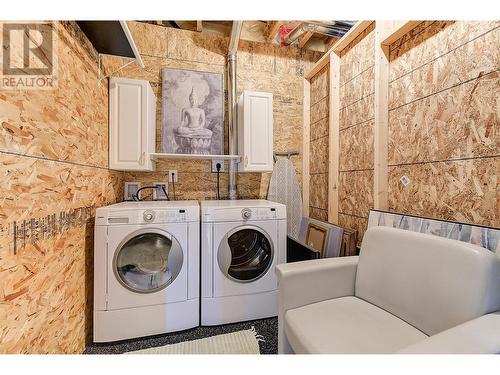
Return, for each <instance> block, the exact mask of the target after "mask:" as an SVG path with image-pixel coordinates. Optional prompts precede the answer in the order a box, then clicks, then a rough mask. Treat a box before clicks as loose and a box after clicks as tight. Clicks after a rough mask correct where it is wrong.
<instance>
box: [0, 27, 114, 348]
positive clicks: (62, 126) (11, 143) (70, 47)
mask: <svg viewBox="0 0 500 375" xmlns="http://www.w3.org/2000/svg"><path fill="white" fill-rule="evenodd" d="M54 32H55V34H56V36H57V38H56V42H57V44H56V46H57V49H56V56H57V58H58V65H59V69H58V88H57V89H55V90H48V91H36V90H35V91H25V90H20V91H9V90H3V91H1V92H0V321H1V322H2V324H1V326H0V353H81V352H82V351H83V350H84V348H85V338H86V335H87V336H88V335H89V334H90V333H91V323H92V321H91V311H92V288H93V285H92V267H93V265H92V252H93V218H94V213H95V208H97V207H99V206H103V205H106V204H109V203H113V202H115V201H116V200H120V199H121V197H122V194H123V193H122V179H121V174H120V173H118V172H113V171H110V170H108V156H107V155H108V125H107V121H108V120H107V100H108V99H107V82H104V84H103V85H101V86H99V85H98V82H97V77H98V71H97V63H96V59H95V57H96V53H95V51H94V50H93V49H92V47H91V46H89V45H86V44H85V43H84V40H85V39H84V37H82V35H81V34H80V33H81V32H80V31H79V29H77V28H76V26H75V25H74V24H72V23H67V22H65V23H60V22H56V23H54ZM16 48H22V47H21V46H19V47H16Z"/></svg>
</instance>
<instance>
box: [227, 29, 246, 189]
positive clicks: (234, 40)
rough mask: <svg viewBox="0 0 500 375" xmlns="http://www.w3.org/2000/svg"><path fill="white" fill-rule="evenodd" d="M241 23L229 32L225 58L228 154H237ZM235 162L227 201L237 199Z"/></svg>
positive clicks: (231, 163) (232, 160)
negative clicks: (237, 68)
mask: <svg viewBox="0 0 500 375" xmlns="http://www.w3.org/2000/svg"><path fill="white" fill-rule="evenodd" d="M242 26H243V21H234V22H233V28H232V31H231V41H230V43H229V53H228V56H227V93H228V95H227V100H228V111H227V112H228V117H229V132H228V134H229V154H230V155H237V154H238V111H237V104H238V99H237V97H236V62H237V51H238V41H239V39H240V34H241V28H242ZM237 167H238V165H237V161H236V160H234V159H230V160H229V185H228V190H229V199H236V198H237V197H238V190H237V189H238V184H237V174H236V169H237Z"/></svg>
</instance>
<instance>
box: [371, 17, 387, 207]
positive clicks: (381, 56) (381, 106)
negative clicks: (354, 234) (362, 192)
mask: <svg viewBox="0 0 500 375" xmlns="http://www.w3.org/2000/svg"><path fill="white" fill-rule="evenodd" d="M385 29H386V24H385V21H377V22H376V25H375V124H374V129H373V130H374V190H373V197H374V208H375V209H378V210H387V209H388V208H389V203H388V184H389V182H388V179H389V176H388V168H387V163H388V160H387V159H388V137H389V135H388V128H389V46H388V45H384V44H382V38H383V37H384V35H386V30H385Z"/></svg>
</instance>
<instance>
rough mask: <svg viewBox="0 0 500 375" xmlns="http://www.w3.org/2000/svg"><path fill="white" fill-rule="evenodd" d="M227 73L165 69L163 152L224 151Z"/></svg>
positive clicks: (163, 84) (196, 152) (163, 71)
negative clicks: (225, 78)
mask: <svg viewBox="0 0 500 375" xmlns="http://www.w3.org/2000/svg"><path fill="white" fill-rule="evenodd" d="M223 78H224V77H223V74H222V73H209V72H198V71H193V70H183V69H171V68H163V69H162V137H161V148H162V152H165V153H175V154H205V155H221V154H224V88H223V82H224V80H223Z"/></svg>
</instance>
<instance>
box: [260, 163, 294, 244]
mask: <svg viewBox="0 0 500 375" xmlns="http://www.w3.org/2000/svg"><path fill="white" fill-rule="evenodd" d="M267 199H268V200H270V201H273V202H278V203H282V204H284V205H286V215H287V232H288V235H290V236H292V237H295V238H297V236H298V234H299V229H300V221H301V219H302V194H301V192H300V187H299V181H298V180H297V175H296V174H295V168H294V166H293V163H292V161H291V160H290V159H279V160H278V161H277V162H276V163H275V164H274V169H273V173H272V175H271V181H270V183H269V191H268V193H267Z"/></svg>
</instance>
